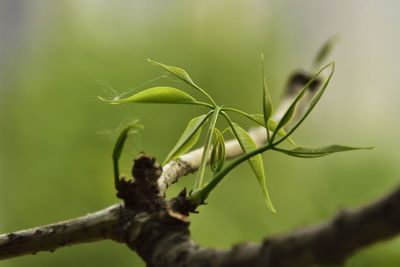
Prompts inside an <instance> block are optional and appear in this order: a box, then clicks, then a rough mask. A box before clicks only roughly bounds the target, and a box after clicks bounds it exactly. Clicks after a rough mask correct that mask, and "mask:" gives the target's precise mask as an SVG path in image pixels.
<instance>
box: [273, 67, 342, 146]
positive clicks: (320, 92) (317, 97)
mask: <svg viewBox="0 0 400 267" xmlns="http://www.w3.org/2000/svg"><path fill="white" fill-rule="evenodd" d="M329 66H331V72H330V73H329V75H328V77H327V78H326V80H325V81H324V83H323V84H322V86H321V87H320V88H319V90H318V92H317V93H316V94H315V95H314V96H313V98H312V99H311V101H310V104H309V105H308V106H307V107H306V111H305V112H304V114H303V115H302V116H301V117H300V119H299V120H298V121H297V122H296V123H295V124H294V126H293V127H292V128H291V129H290V130H289V131H288V133H287V135H286V136H285V137H283V138H282V140H284V139H285V138H287V137H289V136H290V135H291V134H292V133H293V132H294V131H295V130H296V129H297V128H298V127H299V126H300V125H301V123H302V122H303V121H304V120H305V119H306V118H307V116H308V115H309V114H310V113H311V111H312V110H313V109H314V107H315V105H317V103H318V101H319V100H320V99H321V97H322V95H323V94H324V92H325V90H326V88H327V87H328V84H329V82H330V80H331V78H332V75H333V73H334V72H335V62H334V61H332V62H331V63H329V64H327V65H325V66H324V67H323V68H321V70H320V71H319V72H318V73H317V74H315V75H314V76H313V78H312V79H311V80H310V81H309V82H308V83H307V84H306V86H304V88H303V89H302V92H305V90H306V89H307V88H308V86H310V84H311V83H312V82H313V81H314V80H315V79H317V77H318V76H319V75H320V74H321V72H322V71H324V70H325V69H326V68H328V67H329ZM298 99H299V96H298V97H297V98H296V99H295V100H294V102H293V104H296V103H297V101H298ZM293 104H292V106H293ZM279 142H281V141H278V142H277V143H279Z"/></svg>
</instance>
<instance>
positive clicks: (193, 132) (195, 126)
mask: <svg viewBox="0 0 400 267" xmlns="http://www.w3.org/2000/svg"><path fill="white" fill-rule="evenodd" d="M210 114H211V113H208V114H204V115H201V116H199V117H196V118H194V119H192V120H191V121H190V122H189V123H188V125H187V126H186V129H185V131H184V132H183V134H182V136H181V137H180V138H179V140H178V142H177V143H176V145H175V146H174V148H173V149H172V150H171V152H169V154H168V156H167V158H166V159H165V161H164V163H163V165H165V164H166V163H168V162H169V161H171V160H173V159H176V158H177V157H179V156H181V155H183V154H184V153H186V152H187V151H189V150H190V149H191V148H192V147H193V146H194V145H195V144H196V142H197V140H198V139H199V137H200V133H201V128H202V126H203V124H204V122H205V121H206V120H207V118H208V116H209V115H210Z"/></svg>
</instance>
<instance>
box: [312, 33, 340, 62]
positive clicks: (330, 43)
mask: <svg viewBox="0 0 400 267" xmlns="http://www.w3.org/2000/svg"><path fill="white" fill-rule="evenodd" d="M338 41H339V37H338V35H334V36H332V37H331V38H329V39H328V40H327V41H326V42H325V43H324V45H323V46H322V47H321V48H320V50H319V51H318V54H317V56H316V57H315V59H314V62H313V65H314V66H315V67H318V66H319V65H320V64H321V63H322V61H324V60H325V58H326V57H327V56H328V54H329V53H330V52H331V51H332V49H333V47H334V46H335V45H336V43H337V42H338Z"/></svg>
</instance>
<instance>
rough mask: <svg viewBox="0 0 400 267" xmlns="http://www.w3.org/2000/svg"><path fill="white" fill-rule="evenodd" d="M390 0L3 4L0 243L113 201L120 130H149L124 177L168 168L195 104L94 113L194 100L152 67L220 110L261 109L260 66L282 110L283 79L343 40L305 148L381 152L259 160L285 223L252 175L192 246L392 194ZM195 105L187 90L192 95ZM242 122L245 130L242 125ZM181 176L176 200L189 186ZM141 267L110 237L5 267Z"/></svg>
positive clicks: (201, 218)
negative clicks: (151, 98) (136, 126)
mask: <svg viewBox="0 0 400 267" xmlns="http://www.w3.org/2000/svg"><path fill="white" fill-rule="evenodd" d="M399 8H400V4H399V3H398V2H396V1H385V2H384V3H383V2H378V1H362V0H359V1H351V2H349V1H344V0H341V1H329V2H328V1H318V0H314V1H311V0H310V1H261V0H249V1H232V0H223V1H211V0H202V1H179V0H175V1H161V0H158V1H144V0H143V1H122V0H121V1H104V0H102V1H100V0H98V1H94V0H92V1H29V0H25V1H22V0H21V1H13V0H2V1H1V2H0V34H1V35H0V41H1V43H0V232H2V233H5V232H11V231H17V230H20V229H24V228H29V227H34V226H38V225H43V224H49V223H53V222H56V221H60V220H65V219H69V218H73V217H77V216H81V215H85V214H87V213H90V212H94V211H96V210H99V209H102V208H104V207H107V206H109V205H111V204H114V203H115V202H117V201H118V200H117V199H116V197H115V191H114V188H113V184H112V168H111V167H112V165H111V157H110V155H111V151H112V147H113V144H114V141H115V138H116V136H117V134H118V132H119V130H120V129H121V127H122V126H123V125H124V124H125V123H127V122H129V121H131V120H133V119H140V120H141V122H142V123H143V124H144V125H145V127H146V128H145V129H144V130H143V131H142V132H141V134H140V135H138V136H135V137H133V138H132V139H131V140H130V141H129V142H128V146H127V148H126V150H125V153H124V157H123V159H122V169H123V170H124V171H125V172H129V169H130V166H131V163H132V158H134V157H135V156H136V155H137V154H138V152H140V151H146V152H149V153H151V154H153V155H154V156H155V157H156V158H157V159H159V160H160V161H162V160H163V159H164V157H165V156H166V155H167V153H168V151H169V149H171V148H172V146H173V145H174V144H175V142H176V140H177V139H178V137H179V134H180V132H181V131H182V130H183V129H184V127H185V125H186V123H187V121H188V120H189V119H190V118H191V117H192V116H195V115H197V114H200V112H201V111H202V110H201V109H200V108H193V107H187V106H164V105H129V104H127V105H118V106H112V105H107V104H104V103H101V102H100V101H98V100H97V98H96V96H98V95H101V96H104V97H113V96H117V95H121V94H122V93H124V92H129V93H133V92H136V91H139V90H143V89H146V88H148V87H150V86H156V85H171V86H175V87H178V88H180V89H183V90H187V91H188V92H193V91H190V90H191V89H190V88H188V87H187V86H185V85H184V84H183V83H179V82H177V81H176V80H175V79H172V78H171V77H169V76H167V75H166V74H165V72H163V71H162V70H160V69H159V68H156V67H154V66H152V65H151V64H148V63H147V61H146V58H147V57H148V58H152V59H155V60H158V61H161V62H164V63H167V64H171V65H175V66H180V67H182V68H184V69H185V70H186V71H187V72H188V73H189V74H190V75H191V76H192V78H193V79H194V80H195V81H196V82H197V83H198V84H200V85H201V86H202V87H203V88H205V89H207V90H208V91H209V92H210V94H211V95H212V96H213V97H214V98H215V100H216V101H217V103H220V104H226V105H229V106H233V107H238V108H241V109H244V110H247V111H248V112H251V113H260V112H261V102H260V97H261V78H260V62H259V55H260V53H264V56H265V59H266V60H265V61H266V73H267V78H268V81H269V84H270V87H271V88H272V89H271V90H272V97H273V100H274V101H275V103H277V102H278V101H279V99H280V97H281V95H282V90H283V88H284V85H285V82H286V79H287V77H288V75H289V74H290V73H291V72H293V71H294V70H296V69H299V68H303V69H308V68H309V67H310V65H311V61H312V59H313V57H314V55H315V53H316V52H317V50H318V48H319V47H320V46H321V44H322V43H323V42H324V41H325V40H326V39H327V38H329V37H331V36H332V35H333V34H335V33H338V34H339V35H340V36H341V42H340V43H339V44H338V45H337V47H336V48H335V50H334V51H333V53H332V55H331V56H330V58H332V59H335V60H336V63H337V71H336V73H335V75H334V78H333V80H332V83H331V84H330V86H329V88H328V91H327V93H326V95H325V96H324V98H323V99H322V101H321V102H320V104H319V106H318V107H317V109H316V110H315V112H314V113H313V114H312V115H311V116H310V117H309V119H308V120H307V122H306V123H305V124H304V125H303V126H302V127H301V128H300V129H299V130H298V132H297V133H296V134H295V136H294V138H295V140H296V141H297V143H298V144H302V145H308V146H320V145H325V144H331V143H340V144H350V145H356V146H377V147H378V148H377V149H376V150H374V151H361V152H349V153H343V154H337V155H333V156H330V157H327V158H322V159H315V160H304V159H296V158H289V157H287V156H284V155H280V154H277V153H266V154H265V156H264V160H265V167H266V171H267V179H268V180H267V183H268V186H269V189H270V192H271V196H272V199H273V202H274V204H275V207H276V208H277V210H278V214H276V215H274V214H272V213H271V212H269V210H268V209H267V208H266V206H265V204H264V201H263V198H262V194H261V192H260V189H259V188H258V185H257V182H256V180H255V178H254V177H253V176H252V173H251V171H250V169H249V166H247V165H246V164H245V165H244V166H241V167H239V168H238V169H236V170H235V171H234V172H233V173H232V174H231V175H230V176H229V178H228V179H226V180H225V181H224V182H223V183H222V184H221V185H220V186H219V187H218V188H217V189H216V191H215V192H214V193H213V194H212V195H211V196H210V198H209V201H208V203H209V204H208V205H207V206H203V207H201V208H200V209H199V210H200V214H198V215H193V216H191V220H192V224H191V230H192V234H193V237H194V239H195V240H196V242H198V243H199V244H201V245H203V246H207V247H217V248H229V247H231V246H232V245H234V244H236V243H239V242H243V241H255V242H257V241H261V240H262V239H263V238H264V237H267V236H270V235H276V234H281V233H287V232H290V231H292V230H294V229H297V228H300V227H304V226H307V225H314V224H316V223H319V222H322V221H324V220H326V219H328V218H329V217H331V216H332V215H333V214H335V213H336V212H338V211H339V210H340V209H341V208H344V207H357V206H360V205H362V204H365V203H368V202H369V201H372V200H374V199H376V198H378V197H380V196H381V195H383V194H385V193H386V192H388V191H390V190H392V189H393V188H394V187H396V186H398V184H399V182H398V177H399V174H400V165H399V164H398V153H399V152H398V151H399V149H400V145H399V143H398V142H396V141H395V140H397V137H398V135H399V133H400V128H399V126H398V115H399V114H400V113H399V111H400V107H399V105H398V104H397V102H398V99H399V97H400V93H399V92H400V91H399V90H398V83H399V79H400V75H399V73H398V66H397V65H396V64H397V63H398V62H399V59H400V58H399V52H398V47H399V46H400V35H399V30H398V25H399V20H400V18H399V17H398V14H397V10H399ZM194 94H195V93H194ZM248 126H250V125H248ZM193 180H194V179H193V176H187V177H184V178H182V179H181V181H180V182H179V183H178V184H176V185H174V186H173V187H172V188H171V189H170V190H169V195H170V196H172V195H174V194H177V192H178V191H179V190H181V189H182V188H183V187H184V186H187V187H189V188H191V186H192V184H193ZM399 246H400V239H399V238H397V239H393V240H391V241H388V242H384V243H381V244H378V245H375V246H373V247H371V248H368V249H365V250H363V251H361V252H360V253H358V254H357V255H356V256H354V257H352V258H351V259H350V260H349V261H348V262H347V264H346V266H398V265H400V255H399V253H398V251H399V250H398V248H399ZM72 265H75V266H110V265H115V266H143V265H144V263H143V262H142V261H141V260H140V259H139V258H138V257H137V256H136V255H135V253H132V252H131V251H130V250H129V249H128V248H126V247H125V246H124V245H121V244H117V243H114V242H111V241H103V242H98V243H92V244H84V245H78V246H74V247H70V248H63V249H60V250H57V251H56V252H54V253H51V254H50V253H47V252H45V253H39V254H38V255H36V256H25V257H20V258H16V259H11V260H7V261H2V262H0V266H1V267H17V266H72Z"/></svg>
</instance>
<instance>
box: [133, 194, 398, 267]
mask: <svg viewBox="0 0 400 267" xmlns="http://www.w3.org/2000/svg"><path fill="white" fill-rule="evenodd" d="M399 203H400V189H397V190H396V191H394V192H393V193H391V194H389V195H387V196H385V197H384V198H382V199H380V200H378V201H376V202H374V203H372V204H370V205H367V206H365V207H362V208H360V209H353V210H343V211H342V212H340V213H339V214H337V215H336V216H335V217H334V218H333V219H331V220H330V221H328V222H326V223H323V224H320V225H317V226H314V227H310V228H304V229H300V230H297V231H295V232H293V233H290V234H287V235H282V236H276V237H271V238H268V239H266V240H265V241H264V242H263V243H261V244H249V243H245V244H241V245H238V246H235V247H234V248H233V249H231V250H215V249H205V248H201V247H199V246H197V245H196V244H195V243H194V241H193V240H192V239H191V238H190V234H189V231H188V230H187V227H186V226H185V224H184V222H179V220H178V219H176V218H175V220H176V222H175V223H171V221H172V220H173V219H174V217H173V216H170V215H169V214H168V213H167V212H165V213H163V216H161V215H160V216H159V217H157V219H154V220H149V221H148V222H147V223H146V224H145V225H144V226H143V227H142V232H141V234H140V235H139V237H138V239H136V240H134V241H133V242H127V244H128V246H130V247H131V248H132V249H134V250H136V251H137V252H138V253H139V255H141V256H142V257H143V259H144V260H145V261H146V263H147V264H148V266H274V267H279V266H282V267H283V266H285V267H286V266H293V267H300V266H310V265H314V264H341V263H343V262H344V261H345V260H346V259H347V258H349V257H350V256H351V255H352V254H353V253H354V252H356V251H357V250H359V249H361V248H364V247H366V246H369V245H371V244H374V243H377V242H379V241H382V240H386V239H388V238H391V237H394V236H396V235H398V234H399V232H400V205H399ZM173 226H174V227H173Z"/></svg>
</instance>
